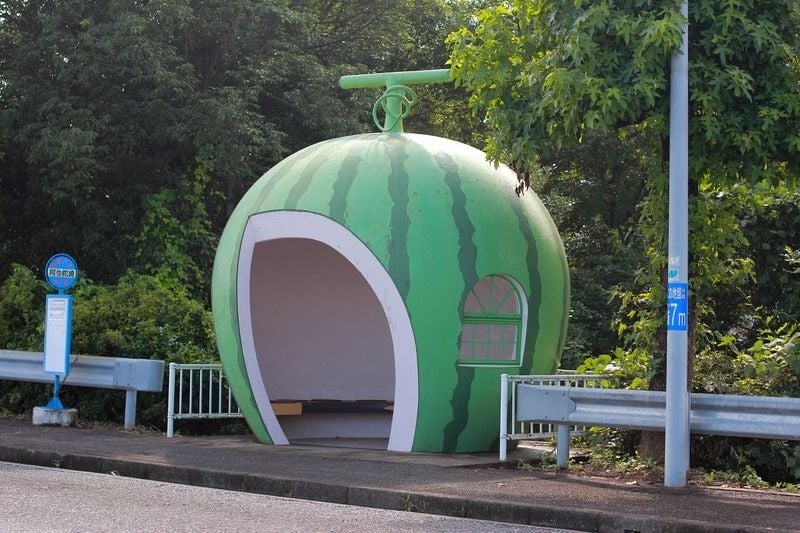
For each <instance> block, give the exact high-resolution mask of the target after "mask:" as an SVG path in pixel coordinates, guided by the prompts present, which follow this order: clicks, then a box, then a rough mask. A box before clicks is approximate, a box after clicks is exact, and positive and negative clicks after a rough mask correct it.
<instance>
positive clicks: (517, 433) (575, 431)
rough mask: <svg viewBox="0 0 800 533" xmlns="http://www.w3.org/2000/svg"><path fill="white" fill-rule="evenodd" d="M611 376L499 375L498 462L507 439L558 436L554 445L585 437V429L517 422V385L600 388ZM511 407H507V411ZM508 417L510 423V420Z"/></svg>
mask: <svg viewBox="0 0 800 533" xmlns="http://www.w3.org/2000/svg"><path fill="white" fill-rule="evenodd" d="M609 378H610V376H608V375H605V374H577V373H575V371H574V370H559V371H558V373H557V374H547V375H528V376H513V375H509V374H503V375H501V376H500V460H501V461H505V460H506V455H507V451H508V441H510V440H543V439H550V438H553V437H556V436H558V437H559V438H558V441H557V442H562V441H567V442H569V439H568V438H561V437H562V436H563V435H564V434H566V435H568V436H570V435H571V436H579V435H584V434H585V433H586V431H587V430H588V427H586V426H574V425H573V426H562V425H558V426H557V425H556V424H552V423H548V422H529V421H524V420H518V419H517V386H518V385H520V384H523V383H524V384H531V385H546V386H553V387H555V386H561V387H592V388H594V387H601V386H602V382H603V380H608V379H609ZM509 406H510V408H509ZM509 415H510V417H511V418H510V420H509Z"/></svg>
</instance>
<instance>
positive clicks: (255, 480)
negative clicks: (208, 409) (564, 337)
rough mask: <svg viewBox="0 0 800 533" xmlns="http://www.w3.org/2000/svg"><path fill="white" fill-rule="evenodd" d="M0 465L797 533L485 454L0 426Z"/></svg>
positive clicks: (720, 500) (618, 526) (434, 509)
mask: <svg viewBox="0 0 800 533" xmlns="http://www.w3.org/2000/svg"><path fill="white" fill-rule="evenodd" d="M526 454H527V455H526ZM529 454H530V450H527V451H526V450H518V451H515V452H513V453H510V454H509V457H510V459H511V460H512V461H515V460H516V459H517V458H519V457H521V456H529ZM0 460H2V461H9V462H16V463H25V464H33V465H41V466H51V467H52V466H56V467H60V468H68V469H75V470H86V471H91V472H107V473H114V474H118V475H123V476H130V477H138V478H144V479H152V480H159V481H166V482H173V483H182V484H189V485H201V486H207V487H215V488H222V489H228V490H237V491H248V492H256V493H263V494H271V495H276V496H285V497H290V498H303V499H310V500H319V501H327V502H336V503H346V504H352V505H360V506H365V507H378V508H385V509H395V510H409V511H417V512H425V513H434V514H442V515H450V516H463V517H469V518H478V519H486V520H496V521H502V522H511V523H519V524H531V525H539V526H549V527H559V528H567V529H575V530H582V531H620V532H621V531H641V532H650V531H703V532H715V531H720V532H721V531H770V530H771V531H800V495H793V494H783V493H774V492H767V491H754V490H729V489H711V488H703V487H688V488H685V489H666V488H664V487H663V486H661V485H642V486H640V485H627V484H625V483H624V482H615V481H612V480H606V479H587V478H583V477H579V476H572V475H568V474H561V473H555V472H554V473H542V472H523V471H518V470H513V469H503V468H497V467H496V462H497V456H496V455H493V454H479V455H464V454H408V453H396V452H387V451H381V450H363V449H353V448H334V447H322V446H300V445H292V446H281V447H278V446H265V445H263V444H259V443H257V442H255V441H254V440H253V438H252V437H249V436H230V437H227V436H226V437H178V438H175V439H167V438H165V437H164V436H163V435H159V434H157V433H138V432H125V431H122V430H114V429H108V430H99V429H81V428H60V427H41V426H33V425H31V424H30V423H29V422H26V421H20V420H17V419H12V418H0Z"/></svg>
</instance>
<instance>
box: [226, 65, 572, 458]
mask: <svg viewBox="0 0 800 533" xmlns="http://www.w3.org/2000/svg"><path fill="white" fill-rule="evenodd" d="M425 72H430V71H425ZM433 72H444V73H445V75H446V72H447V71H433ZM403 74H404V75H407V74H410V75H414V74H419V73H403ZM392 75H393V76H396V75H398V74H397V73H392ZM369 76H370V75H367V76H362V77H359V80H358V82H359V83H361V84H362V85H360V86H364V81H363V80H364V78H366V79H367V81H368V83H372V84H373V85H374V84H375V83H374V79H373V78H370V77H369ZM376 76H377V75H376ZM383 76H387V75H383ZM389 81H390V82H386V78H385V77H384V78H380V83H386V85H392V86H393V85H394V84H395V83H396V82H395V80H394V79H393V78H390V79H389ZM391 90H394V91H397V90H398V89H397V88H396V87H392V89H391ZM400 90H401V91H406V92H404V93H403V94H404V95H405V94H408V92H410V90H409V89H408V88H407V87H403V88H402V89H400ZM412 94H413V93H412ZM390 104H391V102H390ZM384 109H385V111H386V114H387V123H388V122H389V121H390V119H392V118H393V117H392V116H391V115H392V113H393V112H394V110H393V109H392V106H391V105H389V106H387V107H385V108H384ZM395 109H397V108H395ZM406 111H407V110H406ZM404 112H405V111H404ZM398 118H399V117H398ZM398 122H399V120H395V126H394V127H391V126H389V127H387V128H386V129H388V130H390V131H386V132H383V133H377V134H364V135H354V136H350V137H344V138H337V139H332V140H328V141H324V142H321V143H318V144H315V145H313V146H310V147H308V148H306V149H304V150H301V151H299V152H297V153H295V154H293V155H291V156H290V157H288V158H286V159H285V160H283V161H282V162H280V163H279V164H277V165H276V166H275V167H273V168H272V169H270V170H269V172H267V173H266V174H265V175H264V176H263V177H261V179H259V180H258V181H257V182H256V183H255V184H254V185H253V186H252V188H251V189H250V190H249V191H248V192H247V193H246V194H245V196H244V197H243V198H242V200H241V202H240V203H239V205H238V206H237V207H236V209H235V210H234V212H233V214H232V215H231V217H230V220H229V222H228V224H227V226H226V228H225V230H224V232H223V235H222V237H221V240H220V243H219V247H218V250H217V255H216V259H215V263H214V272H213V282H212V304H213V313H214V322H215V327H216V333H217V342H218V347H219V351H220V355H221V358H222V363H223V366H224V369H225V373H226V375H227V377H228V380H229V382H230V385H231V388H232V391H233V393H234V396H235V398H236V401H237V403H238V404H239V406H240V408H241V410H242V412H243V413H244V416H245V418H246V420H247V422H248V424H249V425H250V427H251V429H252V430H253V432H254V433H255V435H256V437H257V438H258V439H259V440H260V441H262V442H265V443H272V444H288V443H290V442H298V441H303V442H305V439H321V438H327V439H331V438H339V439H382V441H379V442H384V444H383V445H384V446H385V447H387V448H388V449H390V450H397V451H434V452H436V451H446V452H451V451H457V452H471V451H488V450H490V449H492V448H493V447H494V448H496V446H497V435H498V426H499V390H500V387H499V383H500V379H499V378H500V375H501V374H503V373H508V374H530V373H550V372H553V371H554V370H555V369H556V367H557V365H558V360H559V357H560V353H561V349H562V346H563V343H564V337H565V332H566V324H567V315H568V305H569V303H568V301H569V278H568V271H567V263H566V258H565V255H564V250H563V246H562V243H561V240H560V238H559V235H558V232H557V230H556V228H555V226H554V224H553V221H552V219H551V218H550V216H549V214H548V213H547V211H546V209H545V208H544V206H543V205H542V203H541V202H540V200H539V199H538V198H537V197H536V195H535V194H533V193H532V192H530V191H528V192H526V193H525V194H523V195H521V196H518V195H517V194H516V193H515V187H516V185H517V178H516V175H515V174H514V172H513V171H511V170H510V169H508V168H507V167H504V166H502V165H501V166H499V167H497V168H496V167H495V166H494V165H492V164H491V163H489V162H487V161H486V157H485V154H484V153H483V152H481V151H479V150H477V149H474V148H471V147H469V146H466V145H464V144H461V143H458V142H455V141H451V140H447V139H443V138H439V137H433V136H428V135H416V134H407V133H402V129H401V127H400V128H398V127H397V125H396V123H398Z"/></svg>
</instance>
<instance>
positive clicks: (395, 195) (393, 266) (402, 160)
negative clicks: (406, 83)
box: [386, 135, 411, 300]
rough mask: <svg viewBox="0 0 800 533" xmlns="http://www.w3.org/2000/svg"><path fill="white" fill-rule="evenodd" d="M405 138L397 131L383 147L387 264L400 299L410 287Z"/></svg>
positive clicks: (405, 296)
mask: <svg viewBox="0 0 800 533" xmlns="http://www.w3.org/2000/svg"><path fill="white" fill-rule="evenodd" d="M405 146H406V143H405V139H404V137H402V136H400V135H389V136H388V137H387V140H386V147H387V150H388V152H389V161H391V165H392V166H391V171H390V175H389V178H388V187H389V189H388V190H389V196H390V197H391V199H392V203H393V205H392V213H391V216H390V219H389V233H390V235H391V241H390V242H389V267H388V270H389V272H390V273H391V274H392V277H393V278H394V280H395V285H396V286H397V290H398V292H399V293H400V295H401V296H402V297H403V300H406V299H407V298H408V293H409V291H410V290H411V274H410V272H409V258H408V228H409V226H410V225H411V219H410V218H409V216H408V201H409V198H408V183H409V176H408V170H407V169H406V165H405V164H406V161H407V160H408V158H409V156H408V153H406V151H405Z"/></svg>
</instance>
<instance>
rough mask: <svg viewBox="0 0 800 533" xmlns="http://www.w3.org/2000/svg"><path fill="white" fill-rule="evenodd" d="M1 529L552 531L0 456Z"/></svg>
mask: <svg viewBox="0 0 800 533" xmlns="http://www.w3.org/2000/svg"><path fill="white" fill-rule="evenodd" d="M0 502H2V505H0V529H2V530H3V531H8V532H29V531H32V532H44V531H54V532H55V531H58V532H62V533H63V532H70V531H137V532H140V531H170V532H176V531H193V532H194V531H215V532H217V531H236V532H244V531H259V532H271V531H274V532H282V533H283V532H303V533H305V532H309V531H325V532H338V531H341V532H345V531H346V532H358V531H369V532H375V531H393V532H394V531H426V532H428V531H441V532H465V531H488V532H495V531H496V532H513V531H520V532H523V531H524V532H549V533H552V532H555V531H565V530H556V529H546V528H536V527H528V526H517V525H511V524H502V523H499V522H487V521H481V520H469V519H465V518H449V517H443V516H436V515H427V514H418V513H409V512H402V511H386V510H381V509H370V508H365V507H355V506H349V505H339V504H332V503H321V502H314V501H307V500H293V499H288V498H278V497H273V496H264V495H259V494H249V493H242V492H232V491H225V490H218V489H209V488H204V487H194V486H187V485H176V484H171V483H162V482H156V481H147V480H141V479H133V478H125V477H121V476H114V475H107V474H94V473H87V472H76V471H69V470H60V469H57V468H42V467H35V466H27V465H18V464H12V463H4V462H0Z"/></svg>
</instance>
